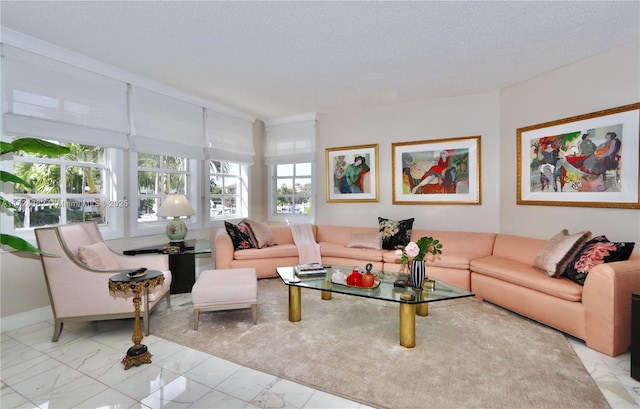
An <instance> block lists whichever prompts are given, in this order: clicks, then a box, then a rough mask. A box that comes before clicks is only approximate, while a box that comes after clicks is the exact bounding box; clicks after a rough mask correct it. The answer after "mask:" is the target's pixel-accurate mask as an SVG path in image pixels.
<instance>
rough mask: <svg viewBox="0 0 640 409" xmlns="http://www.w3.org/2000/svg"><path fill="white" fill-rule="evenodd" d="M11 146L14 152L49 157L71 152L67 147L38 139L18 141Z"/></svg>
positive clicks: (21, 139)
mask: <svg viewBox="0 0 640 409" xmlns="http://www.w3.org/2000/svg"><path fill="white" fill-rule="evenodd" d="M11 145H12V146H13V150H12V152H17V151H23V152H29V153H40V154H43V155H48V156H60V155H64V154H67V153H69V152H70V149H69V147H67V146H63V145H58V144H56V143H51V142H47V141H43V140H41V139H36V138H20V139H16V140H14V141H13V142H12V143H11ZM10 152H11V151H10ZM3 153H4V152H3Z"/></svg>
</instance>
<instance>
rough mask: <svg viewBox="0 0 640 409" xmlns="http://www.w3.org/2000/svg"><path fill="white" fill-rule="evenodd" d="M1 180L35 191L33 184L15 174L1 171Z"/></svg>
mask: <svg viewBox="0 0 640 409" xmlns="http://www.w3.org/2000/svg"><path fill="white" fill-rule="evenodd" d="M0 180H1V181H3V182H10V183H17V184H19V185H22V186H25V187H28V188H29V189H35V186H34V185H33V183H31V182H28V181H26V180H24V179H22V178H20V177H18V176H16V175H14V174H13V173H9V172H5V171H4V170H0Z"/></svg>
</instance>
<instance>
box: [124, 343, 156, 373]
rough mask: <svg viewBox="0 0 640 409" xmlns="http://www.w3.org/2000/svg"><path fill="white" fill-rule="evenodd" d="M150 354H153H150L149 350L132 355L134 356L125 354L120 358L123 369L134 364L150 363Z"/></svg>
mask: <svg viewBox="0 0 640 409" xmlns="http://www.w3.org/2000/svg"><path fill="white" fill-rule="evenodd" d="M143 346H144V345H143ZM152 356H153V355H151V352H149V351H146V352H145V353H143V354H140V355H134V356H130V355H129V354H127V356H125V357H124V358H122V361H121V362H122V363H123V364H124V369H125V370H127V369H129V368H131V367H132V366H134V365H136V366H137V365H142V364H150V363H151V357H152Z"/></svg>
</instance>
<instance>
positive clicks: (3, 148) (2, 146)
mask: <svg viewBox="0 0 640 409" xmlns="http://www.w3.org/2000/svg"><path fill="white" fill-rule="evenodd" d="M9 152H13V145H11V144H10V143H9V142H0V154H4V153H9Z"/></svg>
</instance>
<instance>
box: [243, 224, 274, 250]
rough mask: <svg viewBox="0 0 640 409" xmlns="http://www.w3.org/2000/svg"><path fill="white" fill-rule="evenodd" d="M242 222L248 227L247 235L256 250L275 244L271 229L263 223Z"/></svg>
mask: <svg viewBox="0 0 640 409" xmlns="http://www.w3.org/2000/svg"><path fill="white" fill-rule="evenodd" d="M242 222H243V223H244V224H246V225H247V226H248V227H249V235H250V236H251V240H252V241H253V244H254V245H255V246H256V248H258V249H261V248H264V247H269V246H273V245H275V244H276V241H275V239H274V237H273V233H272V232H271V228H270V227H269V226H267V225H266V224H265V223H262V222H258V221H255V220H249V219H244V220H243V221H242Z"/></svg>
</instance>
